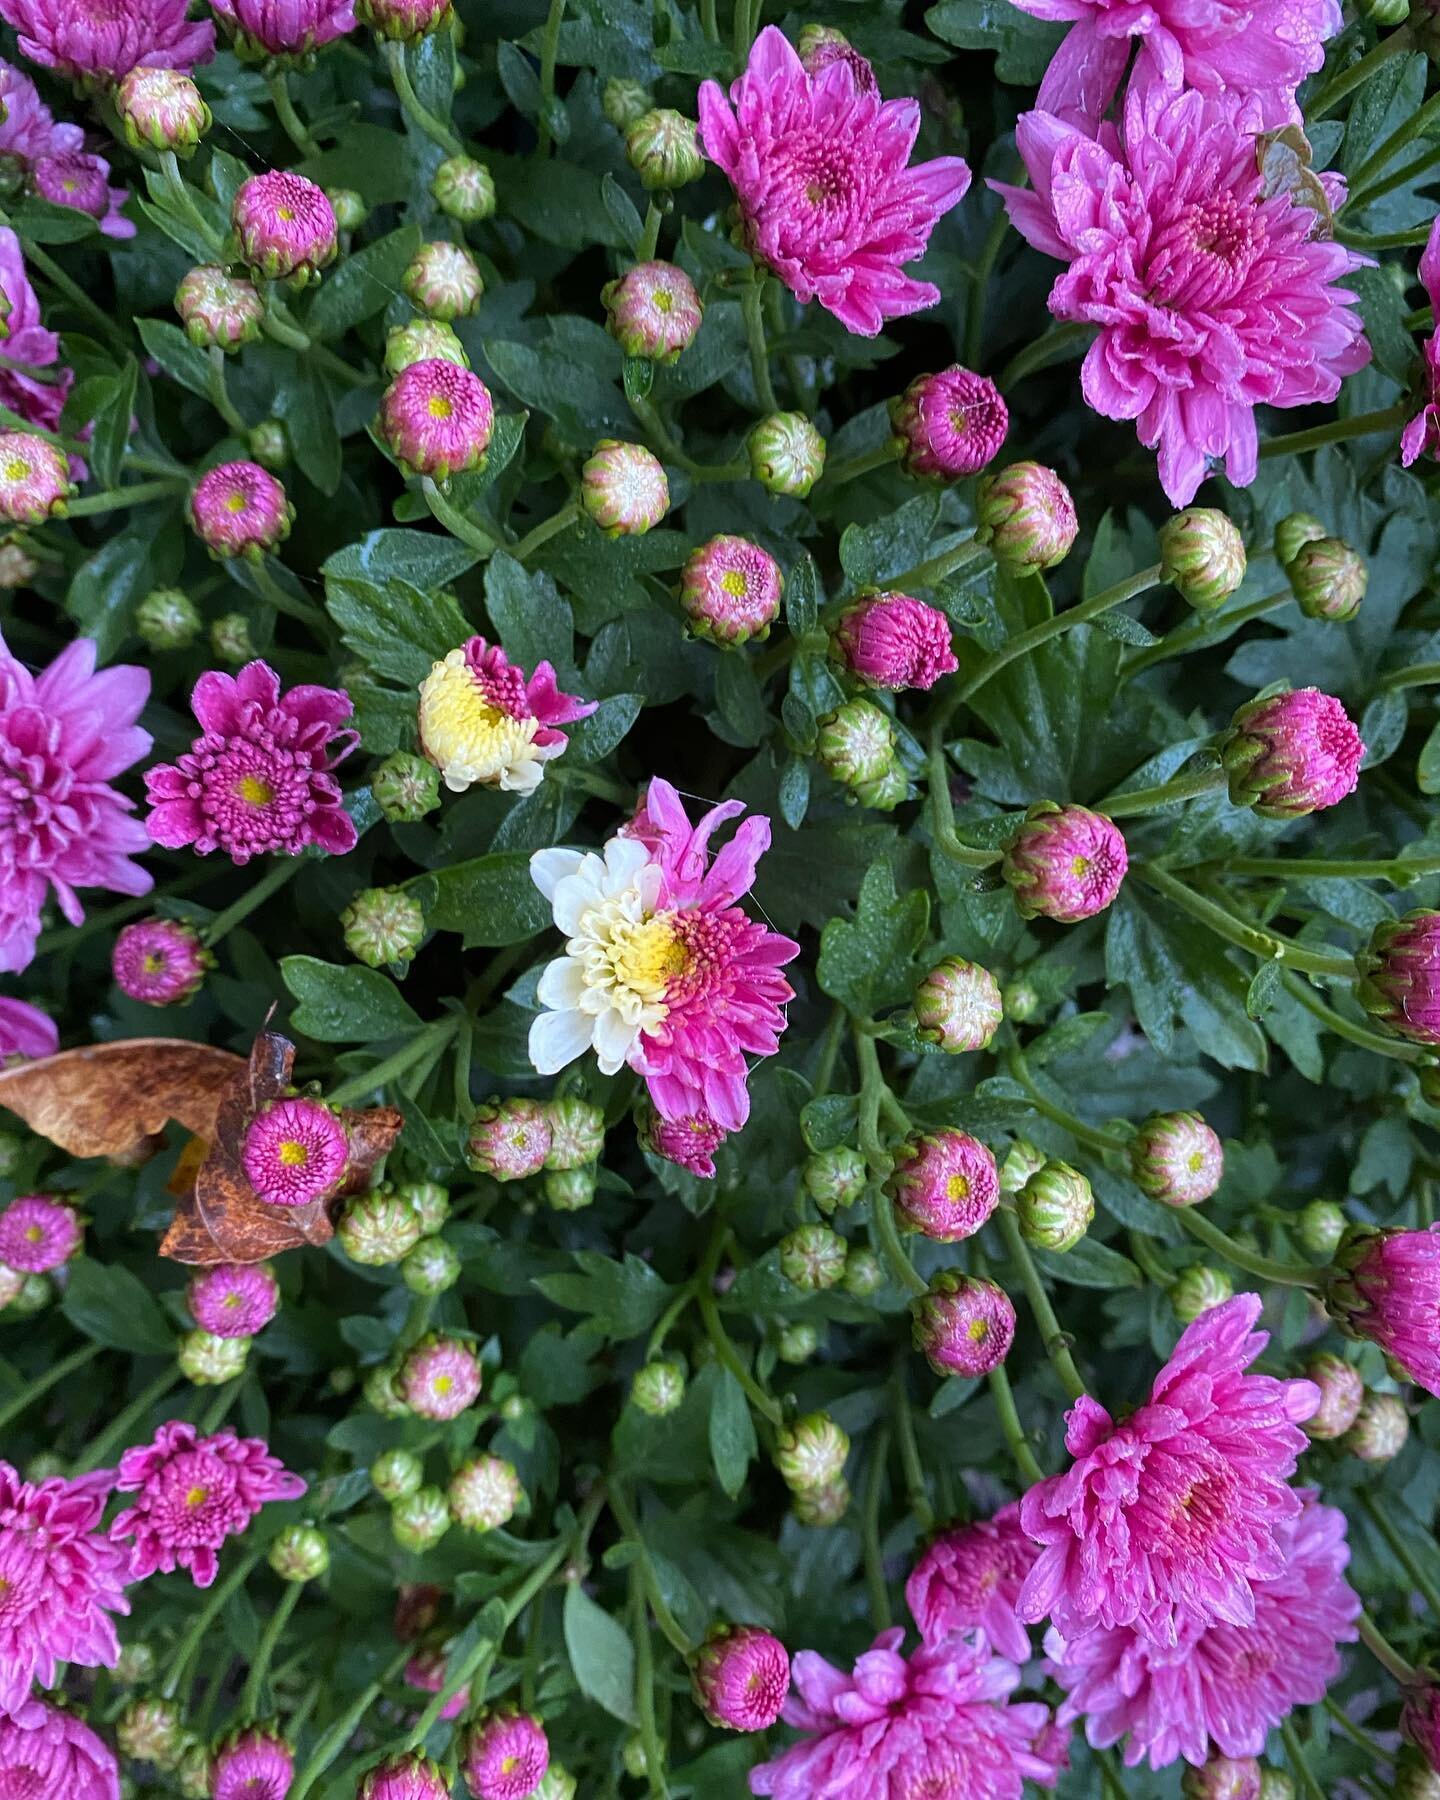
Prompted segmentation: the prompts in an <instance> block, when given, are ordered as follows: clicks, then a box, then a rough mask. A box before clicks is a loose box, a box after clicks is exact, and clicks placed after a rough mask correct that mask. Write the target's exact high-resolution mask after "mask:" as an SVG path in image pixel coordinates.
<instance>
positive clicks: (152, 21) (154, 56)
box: [0, 0, 215, 87]
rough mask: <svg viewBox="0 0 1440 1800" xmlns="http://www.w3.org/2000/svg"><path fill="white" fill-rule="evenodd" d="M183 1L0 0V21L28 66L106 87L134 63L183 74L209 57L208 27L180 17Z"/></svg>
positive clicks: (210, 29)
mask: <svg viewBox="0 0 1440 1800" xmlns="http://www.w3.org/2000/svg"><path fill="white" fill-rule="evenodd" d="M186 12H187V7H186V4H185V0H123V4H120V5H116V4H114V0H0V18H3V19H4V20H5V23H6V24H7V25H13V26H14V27H15V30H16V31H17V33H18V34H19V38H20V49H21V51H22V52H23V54H24V55H26V56H28V57H29V58H30V60H31V62H35V63H41V64H43V65H44V67H46V68H47V69H54V70H55V71H56V72H57V73H58V74H61V75H67V76H69V77H70V78H71V79H72V80H75V81H83V82H86V83H93V84H95V85H97V86H104V87H108V86H110V85H111V84H112V83H114V82H117V81H119V80H120V78H121V76H122V75H128V74H129V73H130V71H131V69H133V68H134V67H135V66H136V65H137V64H139V63H144V64H146V65H147V66H148V67H150V68H152V69H190V68H193V67H194V65H195V64H196V63H197V62H209V60H210V58H211V57H212V56H213V55H214V54H215V27H214V26H213V25H211V24H210V23H209V21H208V20H206V21H205V22H203V23H202V22H200V21H192V20H190V19H188V18H187V17H186Z"/></svg>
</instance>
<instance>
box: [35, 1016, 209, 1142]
mask: <svg viewBox="0 0 1440 1800" xmlns="http://www.w3.org/2000/svg"><path fill="white" fill-rule="evenodd" d="M244 1067H245V1064H244V1062H243V1060H242V1059H241V1058H240V1057H238V1056H236V1055H235V1054H234V1052H233V1051H230V1050H218V1049H216V1048H215V1047H214V1046H213V1045H210V1044H192V1043H188V1042H187V1041H186V1040H185V1039H183V1038H125V1039H122V1040H121V1041H120V1042H119V1043H115V1044H87V1045H86V1046H85V1047H84V1048H83V1049H80V1050H62V1051H61V1052H60V1054H59V1055H58V1056H45V1057H41V1058H40V1059H39V1060H38V1061H36V1062H26V1063H17V1064H16V1065H15V1067H14V1068H10V1069H0V1107H5V1108H8V1110H9V1111H10V1112H13V1113H15V1114H16V1115H17V1116H18V1117H19V1118H21V1119H23V1120H24V1121H25V1123H26V1124H27V1125H28V1126H29V1127H30V1129H31V1130H32V1131H33V1132H36V1133H37V1134H38V1135H39V1136H40V1137H43V1138H49V1140H50V1142H51V1143H52V1144H58V1145H59V1146H60V1148H61V1149H62V1150H68V1151H69V1153H70V1154H71V1156H107V1157H109V1158H111V1159H112V1160H113V1161H116V1162H124V1163H130V1162H133V1161H135V1160H136V1159H137V1157H139V1158H140V1159H141V1160H143V1155H144V1151H145V1148H146V1146H147V1144H148V1143H149V1141H150V1140H151V1139H152V1138H155V1137H157V1136H158V1134H159V1133H161V1132H163V1131H164V1129H165V1127H166V1125H167V1124H168V1123H169V1122H170V1120H171V1119H175V1120H178V1121H179V1123H180V1124H181V1125H183V1126H184V1127H185V1128H186V1130H187V1131H193V1132H194V1133H195V1134H196V1135H197V1136H198V1137H203V1138H209V1137H213V1136H214V1133H215V1114H216V1109H217V1107H218V1105H219V1103H220V1096H221V1095H222V1093H223V1092H224V1091H225V1088H226V1086H227V1084H228V1083H230V1082H232V1081H233V1080H234V1079H235V1077H236V1076H237V1075H238V1074H240V1073H241V1072H242V1071H243V1070H244Z"/></svg>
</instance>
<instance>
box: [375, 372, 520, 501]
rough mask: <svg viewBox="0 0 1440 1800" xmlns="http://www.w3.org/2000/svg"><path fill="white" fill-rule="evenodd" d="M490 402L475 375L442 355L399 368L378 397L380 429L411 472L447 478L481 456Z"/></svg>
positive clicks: (491, 422)
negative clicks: (379, 398) (379, 397)
mask: <svg viewBox="0 0 1440 1800" xmlns="http://www.w3.org/2000/svg"><path fill="white" fill-rule="evenodd" d="M494 426H495V408H494V406H493V404H492V403H491V399H490V390H489V389H488V388H487V387H486V386H485V383H484V382H483V381H482V380H481V379H480V377H479V376H478V375H474V374H472V373H471V372H470V370H469V369H465V368H462V367H461V366H460V365H459V364H458V363H453V362H450V361H448V360H447V359H446V358H445V357H443V356H433V357H427V358H424V359H423V360H421V361H420V362H413V363H410V364H408V365H407V366H406V367H405V368H403V369H402V370H401V371H400V373H399V374H398V375H397V376H396V377H395V379H394V380H393V381H392V382H391V383H390V385H389V387H388V388H386V390H385V393H384V395H383V396H382V398H381V401H380V432H381V435H382V436H383V437H384V439H385V442H386V443H387V444H388V445H389V446H390V449H391V450H392V451H393V452H394V454H395V456H396V457H397V459H398V460H399V461H400V462H401V463H402V464H403V465H404V466H405V467H406V468H407V469H408V470H409V471H410V472H411V474H412V475H430V476H433V477H434V479H435V480H436V481H448V480H449V479H450V477H451V476H452V475H459V474H463V473H464V472H465V471H466V470H467V469H478V468H479V467H480V466H481V465H482V464H483V462H484V461H485V452H486V449H487V448H488V446H489V443H490V433H491V432H492V430H493V429H494Z"/></svg>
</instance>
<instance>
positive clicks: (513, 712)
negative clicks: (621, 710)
mask: <svg viewBox="0 0 1440 1800" xmlns="http://www.w3.org/2000/svg"><path fill="white" fill-rule="evenodd" d="M597 704H598V702H597V701H594V700H581V699H579V698H578V697H577V696H576V695H574V694H566V693H563V692H562V691H561V689H560V686H559V684H558V682H557V681H556V679H555V671H554V669H552V668H551V666H550V664H549V663H548V662H542V663H537V664H536V665H535V671H534V673H533V674H531V675H527V674H526V673H525V671H524V670H523V669H522V668H520V666H519V665H518V664H517V663H512V662H511V661H510V659H509V657H508V656H506V654H505V652H504V651H503V650H502V649H501V648H500V646H499V645H498V644H487V643H486V641H485V639H484V638H483V637H472V638H470V639H468V640H467V641H466V642H465V643H464V644H462V645H461V647H460V648H459V649H458V650H452V651H451V652H450V653H449V655H448V656H446V657H445V659H444V660H443V661H442V662H437V663H435V664H433V665H432V667H431V670H430V673H429V674H428V675H427V676H426V677H425V679H424V680H423V681H422V682H421V683H420V715H419V724H420V748H421V749H422V750H423V751H424V752H425V755H426V756H427V757H428V758H429V759H430V761H431V762H432V763H434V765H435V767H436V768H437V769H439V771H440V773H441V775H442V777H443V778H444V781H445V785H446V787H447V788H449V789H450V791H451V792H452V793H455V794H461V793H464V791H465V789H466V788H468V787H474V786H477V785H478V786H480V787H498V788H501V789H503V790H504V791H505V792H506V793H514V794H531V793H534V791H535V789H536V788H537V787H539V785H540V782H541V779H542V777H543V776H544V774H545V764H546V763H547V762H549V761H550V760H551V758H552V757H556V756H559V755H560V754H561V752H562V751H563V750H564V748H565V746H566V744H567V743H569V741H570V740H569V738H568V737H567V736H566V734H565V733H564V732H563V731H561V730H560V729H559V727H560V726H561V725H571V724H573V723H574V722H575V720H576V719H588V718H589V716H590V714H591V713H593V712H594V710H595V708H596V706H597Z"/></svg>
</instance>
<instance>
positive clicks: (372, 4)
mask: <svg viewBox="0 0 1440 1800" xmlns="http://www.w3.org/2000/svg"><path fill="white" fill-rule="evenodd" d="M355 16H356V18H357V19H359V20H360V22H361V24H363V25H368V26H369V27H370V29H371V30H372V31H373V32H374V33H375V35H376V36H377V37H380V38H389V39H390V40H391V41H392V42H394V43H402V44H404V43H409V44H418V43H419V41H420V39H421V38H423V37H428V36H429V35H430V33H431V32H432V31H438V30H439V29H440V27H441V26H442V25H444V24H445V23H446V22H447V21H448V19H449V17H450V0H355Z"/></svg>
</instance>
